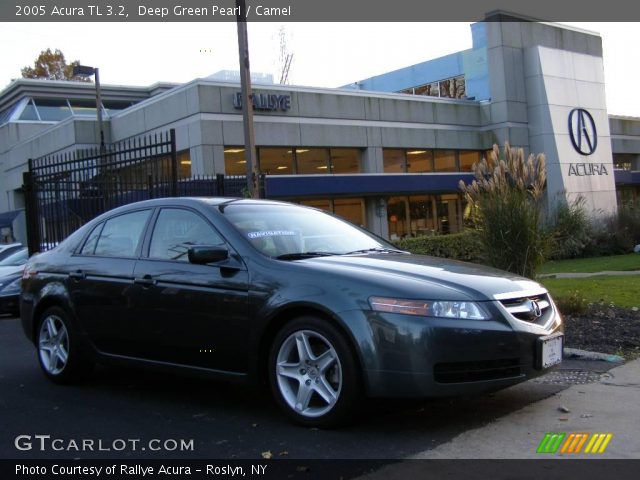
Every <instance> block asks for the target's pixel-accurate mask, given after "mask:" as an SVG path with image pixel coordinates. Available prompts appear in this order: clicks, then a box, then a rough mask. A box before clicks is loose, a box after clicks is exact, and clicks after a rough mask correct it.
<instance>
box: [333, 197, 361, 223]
mask: <svg viewBox="0 0 640 480" xmlns="http://www.w3.org/2000/svg"><path fill="white" fill-rule="evenodd" d="M333 213H335V214H336V215H338V216H340V217H342V218H344V219H345V220H348V221H349V222H351V223H353V224H355V225H360V226H364V212H363V204H362V199H360V198H336V199H335V200H334V201H333Z"/></svg>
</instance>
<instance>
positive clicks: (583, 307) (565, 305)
mask: <svg viewBox="0 0 640 480" xmlns="http://www.w3.org/2000/svg"><path fill="white" fill-rule="evenodd" d="M555 302H556V306H557V307H558V310H560V313H562V314H563V315H584V314H585V313H587V310H588V309H589V303H588V301H587V299H586V298H584V297H583V296H582V294H581V293H580V292H579V291H578V290H574V291H572V292H569V295H567V296H564V297H559V298H556V299H555Z"/></svg>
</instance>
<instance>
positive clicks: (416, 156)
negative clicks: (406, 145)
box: [407, 150, 433, 173]
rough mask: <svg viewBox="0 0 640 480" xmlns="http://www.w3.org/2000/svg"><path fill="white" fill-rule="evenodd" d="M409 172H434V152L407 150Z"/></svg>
mask: <svg viewBox="0 0 640 480" xmlns="http://www.w3.org/2000/svg"><path fill="white" fill-rule="evenodd" d="M407 172H409V173H427V172H433V152H432V151H431V150H407Z"/></svg>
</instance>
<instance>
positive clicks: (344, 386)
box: [268, 316, 362, 427]
mask: <svg viewBox="0 0 640 480" xmlns="http://www.w3.org/2000/svg"><path fill="white" fill-rule="evenodd" d="M268 368H269V384H270V386H271V391H272V394H273V396H274V398H275V400H276V403H277V404H278V406H279V407H280V408H281V409H282V410H283V411H284V412H285V414H286V415H287V416H288V417H289V418H290V419H291V420H292V421H293V422H295V423H297V424H299V425H303V426H305V427H337V426H341V425H344V424H346V423H348V422H349V421H353V419H354V415H353V413H354V412H355V410H356V408H357V407H358V405H359V400H360V396H361V391H362V388H361V378H360V373H359V368H358V364H357V362H356V359H355V358H354V355H353V353H352V351H351V349H350V348H349V345H348V343H347V340H346V339H345V337H344V335H343V334H342V333H341V332H340V331H338V330H337V329H336V328H335V327H334V326H333V325H331V324H330V323H329V322H328V321H327V320H323V319H322V318H318V317H313V316H304V317H299V318H296V319H295V320H292V321H291V322H289V323H287V324H286V325H285V326H284V327H283V328H282V329H281V330H280V331H279V332H278V334H277V335H276V337H275V339H274V341H273V345H272V347H271V351H270V354H269V364H268Z"/></svg>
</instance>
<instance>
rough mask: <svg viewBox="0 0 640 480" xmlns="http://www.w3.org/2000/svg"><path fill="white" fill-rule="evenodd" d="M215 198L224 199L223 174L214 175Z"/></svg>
mask: <svg viewBox="0 0 640 480" xmlns="http://www.w3.org/2000/svg"><path fill="white" fill-rule="evenodd" d="M216 196H218V197H224V174H222V173H218V174H216Z"/></svg>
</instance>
